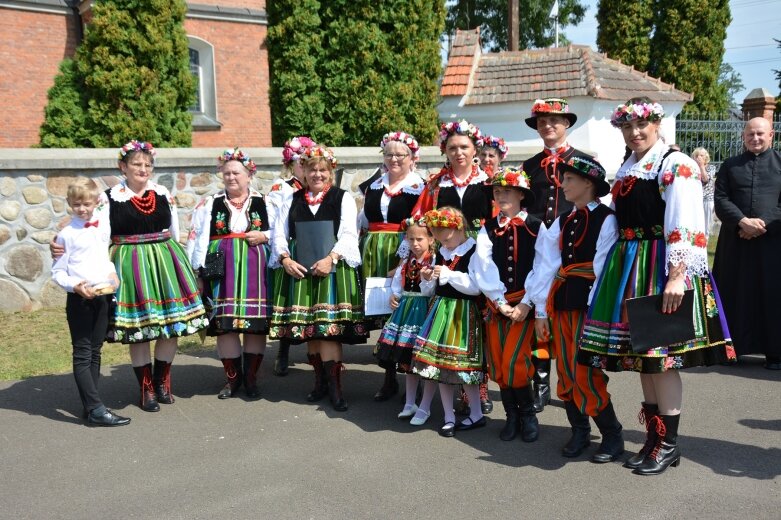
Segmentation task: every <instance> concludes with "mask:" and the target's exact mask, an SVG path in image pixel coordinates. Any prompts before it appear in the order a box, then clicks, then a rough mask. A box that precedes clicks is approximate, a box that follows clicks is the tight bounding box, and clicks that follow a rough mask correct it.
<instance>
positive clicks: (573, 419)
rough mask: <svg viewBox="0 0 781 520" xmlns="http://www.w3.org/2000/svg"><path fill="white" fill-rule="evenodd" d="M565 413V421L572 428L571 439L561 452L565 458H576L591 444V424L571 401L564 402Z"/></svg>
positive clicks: (586, 416)
mask: <svg viewBox="0 0 781 520" xmlns="http://www.w3.org/2000/svg"><path fill="white" fill-rule="evenodd" d="M564 409H565V410H566V411H567V419H568V420H569V423H570V426H572V437H570V439H569V441H567V444H565V445H564V448H563V449H562V450H561V454H562V455H564V456H565V457H577V456H578V455H580V454H581V453H583V450H585V449H586V448H588V446H589V444H591V424H590V423H589V420H588V415H585V414H582V413H580V410H578V407H577V406H575V403H573V402H572V401H565V402H564Z"/></svg>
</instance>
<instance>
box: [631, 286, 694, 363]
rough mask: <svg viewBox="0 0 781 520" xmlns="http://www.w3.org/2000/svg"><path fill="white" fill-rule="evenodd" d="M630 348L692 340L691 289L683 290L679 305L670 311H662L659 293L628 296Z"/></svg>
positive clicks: (648, 348)
mask: <svg viewBox="0 0 781 520" xmlns="http://www.w3.org/2000/svg"><path fill="white" fill-rule="evenodd" d="M626 313H627V317H628V318H629V335H630V337H631V340H632V351H634V352H647V351H648V350H651V349H653V348H658V347H666V346H668V345H681V344H683V343H688V342H691V341H694V339H695V336H696V334H695V331H694V290H688V291H684V293H683V300H682V301H681V305H680V307H678V310H676V311H675V312H674V313H672V314H663V313H662V295H661V294H656V295H654V296H643V297H640V298H631V299H629V300H627V301H626Z"/></svg>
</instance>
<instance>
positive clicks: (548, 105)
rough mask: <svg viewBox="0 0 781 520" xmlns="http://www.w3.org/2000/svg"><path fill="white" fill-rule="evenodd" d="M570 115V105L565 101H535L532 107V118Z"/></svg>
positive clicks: (558, 99)
mask: <svg viewBox="0 0 781 520" xmlns="http://www.w3.org/2000/svg"><path fill="white" fill-rule="evenodd" d="M549 113H550V114H569V104H568V103H567V101H566V100H565V99H560V98H547V99H535V100H534V104H533V105H532V116H536V115H539V114H549Z"/></svg>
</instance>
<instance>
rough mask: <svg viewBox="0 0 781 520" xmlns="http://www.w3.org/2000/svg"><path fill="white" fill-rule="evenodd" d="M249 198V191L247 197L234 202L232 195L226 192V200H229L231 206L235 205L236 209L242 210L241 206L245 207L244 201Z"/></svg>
mask: <svg viewBox="0 0 781 520" xmlns="http://www.w3.org/2000/svg"><path fill="white" fill-rule="evenodd" d="M248 198H249V193H248V194H247V196H246V197H244V198H243V199H241V200H240V201H239V202H233V201H232V200H231V198H230V197H228V194H227V193H226V194H225V200H227V201H228V204H230V205H231V206H233V207H234V208H236V209H238V210H241V208H243V207H244V203H245V202H247V199H248Z"/></svg>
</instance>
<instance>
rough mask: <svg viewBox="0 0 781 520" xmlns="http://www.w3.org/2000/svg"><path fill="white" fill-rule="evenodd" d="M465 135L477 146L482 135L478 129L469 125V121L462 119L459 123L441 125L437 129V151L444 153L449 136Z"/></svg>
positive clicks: (452, 122)
mask: <svg viewBox="0 0 781 520" xmlns="http://www.w3.org/2000/svg"><path fill="white" fill-rule="evenodd" d="M455 134H459V135H465V136H467V137H469V138H470V139H472V141H473V142H474V143H475V145H477V143H478V142H480V139H481V137H482V134H481V133H480V129H479V128H477V127H476V126H475V125H473V124H472V123H470V122H469V121H466V120H464V119H462V120H461V121H451V122H449V123H442V126H441V127H440V129H439V151H440V152H442V153H445V149H446V147H447V140H448V138H449V137H450V136H451V135H455Z"/></svg>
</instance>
